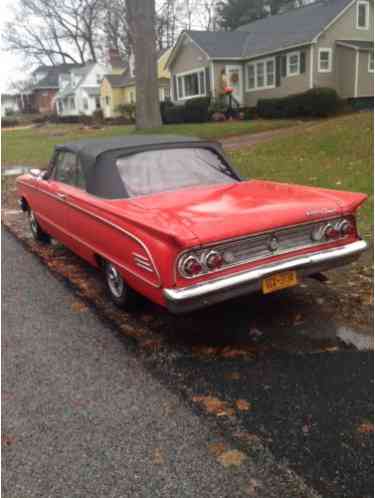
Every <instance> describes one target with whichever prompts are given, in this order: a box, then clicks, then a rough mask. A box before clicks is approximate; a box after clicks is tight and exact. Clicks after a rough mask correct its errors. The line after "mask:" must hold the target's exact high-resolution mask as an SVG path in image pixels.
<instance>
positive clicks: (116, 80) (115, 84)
mask: <svg viewBox="0 0 375 498" xmlns="http://www.w3.org/2000/svg"><path fill="white" fill-rule="evenodd" d="M104 78H105V79H106V80H107V81H109V83H110V85H111V87H112V88H122V87H123V86H124V84H125V83H126V81H127V80H128V79H129V76H127V74H126V72H123V73H121V74H106V75H105V76H104Z"/></svg>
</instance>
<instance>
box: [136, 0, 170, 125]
mask: <svg viewBox="0 0 375 498" xmlns="http://www.w3.org/2000/svg"><path fill="white" fill-rule="evenodd" d="M128 15H129V26H130V31H131V37H132V41H133V50H134V55H135V80H136V92H137V94H136V127H137V129H145V128H155V127H157V126H160V125H161V124H162V123H161V117H160V104H159V89H158V79H157V59H156V36H155V0H128Z"/></svg>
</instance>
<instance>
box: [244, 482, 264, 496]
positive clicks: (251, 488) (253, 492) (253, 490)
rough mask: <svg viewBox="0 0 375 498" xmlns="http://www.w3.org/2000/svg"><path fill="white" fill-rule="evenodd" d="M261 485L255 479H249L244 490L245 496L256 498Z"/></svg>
mask: <svg viewBox="0 0 375 498" xmlns="http://www.w3.org/2000/svg"><path fill="white" fill-rule="evenodd" d="M261 487H262V484H261V482H260V481H258V480H257V479H250V482H249V485H248V486H247V487H246V488H245V489H244V491H245V493H246V495H247V496H257V489H258V488H261Z"/></svg>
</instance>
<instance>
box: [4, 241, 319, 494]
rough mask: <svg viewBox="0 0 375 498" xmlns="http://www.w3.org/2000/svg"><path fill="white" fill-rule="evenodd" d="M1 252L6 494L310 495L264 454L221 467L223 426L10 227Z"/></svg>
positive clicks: (282, 467) (295, 477)
mask: <svg viewBox="0 0 375 498" xmlns="http://www.w3.org/2000/svg"><path fill="white" fill-rule="evenodd" d="M2 258H3V259H2V262H3V353H2V354H3V367H2V368H3V392H2V397H3V435H2V446H3V458H4V459H3V470H4V473H3V496H4V498H12V497H14V498H27V497H37V496H38V497H54V498H55V497H64V498H66V497H69V498H70V497H80V498H82V497H90V498H92V497H128V496H129V497H157V496H162V497H171V498H172V497H173V498H174V497H206V496H207V497H211V496H215V497H236V496H260V497H267V498H272V497H286V498H292V497H299V498H300V497H313V496H316V495H315V493H313V492H311V491H310V490H309V489H308V488H307V487H306V486H305V485H304V483H303V482H302V481H301V480H299V478H298V477H297V476H295V475H294V474H293V473H290V472H289V470H288V469H287V468H285V467H284V466H282V465H281V466H277V465H276V463H275V462H274V461H273V458H272V455H271V456H269V458H268V459H267V461H264V462H262V464H261V465H260V464H259V462H258V463H257V462H256V461H255V460H253V459H251V458H249V457H248V458H247V459H246V460H245V462H244V463H243V464H242V465H241V466H240V467H239V468H237V467H231V468H224V467H223V466H222V465H221V464H219V463H218V462H217V460H216V459H215V457H214V456H213V454H212V451H211V452H210V451H209V445H210V444H211V443H213V442H217V441H218V440H219V438H220V437H222V435H221V434H219V433H217V432H215V431H214V430H213V429H212V427H211V425H208V424H207V423H206V421H205V419H204V418H203V417H200V416H198V415H196V414H194V413H193V412H192V411H191V409H190V408H189V406H188V405H187V404H186V403H185V401H184V400H183V399H182V398H181V397H179V396H178V394H176V393H175V392H174V393H173V392H171V391H170V390H168V389H167V388H166V387H165V386H164V385H162V384H161V383H160V382H159V381H158V380H156V379H155V378H154V377H153V376H152V375H151V373H150V372H149V371H147V370H146V369H145V368H144V366H143V365H142V363H141V361H140V360H139V359H137V357H136V356H135V355H134V354H132V353H130V352H129V351H128V350H127V348H126V347H124V343H123V341H121V338H120V336H118V335H117V334H116V333H115V332H114V331H113V330H111V329H106V327H105V326H104V325H103V323H101V322H100V321H98V319H97V317H96V316H95V314H94V313H92V312H91V311H90V310H89V309H87V311H83V312H82V311H81V312H80V311H75V309H77V308H76V305H77V303H76V298H75V297H74V295H73V294H72V293H71V291H69V289H67V288H66V287H65V286H64V284H63V283H62V282H60V281H58V280H56V279H55V278H54V277H53V276H52V275H51V274H50V273H49V272H48V270H47V269H46V268H45V267H44V266H43V265H41V264H40V262H39V261H38V260H37V259H36V258H35V257H34V256H33V255H31V254H30V253H28V252H27V251H25V249H24V248H23V247H22V245H21V244H19V243H18V242H17V241H16V240H15V239H14V238H13V237H12V236H10V235H9V234H8V233H3V253H2ZM251 479H255V481H252V480H251ZM254 483H262V485H261V487H260V488H259V490H258V489H256V491H254ZM249 486H250V487H249Z"/></svg>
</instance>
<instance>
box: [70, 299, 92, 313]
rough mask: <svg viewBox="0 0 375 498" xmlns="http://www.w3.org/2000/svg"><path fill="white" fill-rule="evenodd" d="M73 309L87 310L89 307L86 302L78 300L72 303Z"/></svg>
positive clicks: (78, 310)
mask: <svg viewBox="0 0 375 498" xmlns="http://www.w3.org/2000/svg"><path fill="white" fill-rule="evenodd" d="M71 308H72V311H76V312H77V313H78V312H81V311H87V310H88V307H87V306H86V305H85V303H82V302H79V301H76V302H75V303H73V304H72V306H71Z"/></svg>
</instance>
